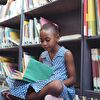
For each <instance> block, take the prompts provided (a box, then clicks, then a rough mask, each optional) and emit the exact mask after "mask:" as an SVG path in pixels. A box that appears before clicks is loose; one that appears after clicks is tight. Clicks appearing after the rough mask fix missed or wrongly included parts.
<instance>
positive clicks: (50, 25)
mask: <svg viewBox="0 0 100 100" xmlns="http://www.w3.org/2000/svg"><path fill="white" fill-rule="evenodd" d="M42 30H51V31H52V32H53V33H58V34H59V35H60V29H59V26H58V25H57V24H54V23H50V22H49V23H46V24H44V25H43V26H42V27H41V29H40V32H41V31H42Z"/></svg>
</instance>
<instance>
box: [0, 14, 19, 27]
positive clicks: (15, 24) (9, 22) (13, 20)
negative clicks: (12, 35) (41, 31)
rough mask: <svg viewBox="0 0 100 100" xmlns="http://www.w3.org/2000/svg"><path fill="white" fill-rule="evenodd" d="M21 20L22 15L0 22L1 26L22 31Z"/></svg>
mask: <svg viewBox="0 0 100 100" xmlns="http://www.w3.org/2000/svg"><path fill="white" fill-rule="evenodd" d="M20 19H21V15H17V16H14V17H11V18H9V19H6V20H3V21H0V26H3V27H11V28H16V29H20Z"/></svg>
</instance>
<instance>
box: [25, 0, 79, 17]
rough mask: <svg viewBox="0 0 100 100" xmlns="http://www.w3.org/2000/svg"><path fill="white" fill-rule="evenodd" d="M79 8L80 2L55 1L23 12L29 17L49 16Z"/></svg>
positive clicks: (73, 0)
mask: <svg viewBox="0 0 100 100" xmlns="http://www.w3.org/2000/svg"><path fill="white" fill-rule="evenodd" d="M73 2H74V3H73ZM80 6H81V1H80V0H57V1H55V2H52V3H48V4H46V5H43V6H41V7H38V8H34V9H32V10H30V11H27V12H25V14H26V15H27V16H31V17H32V16H41V15H49V14H60V13H65V12H69V11H72V10H75V9H78V8H80Z"/></svg>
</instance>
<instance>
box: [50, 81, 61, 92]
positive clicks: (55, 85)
mask: <svg viewBox="0 0 100 100" xmlns="http://www.w3.org/2000/svg"><path fill="white" fill-rule="evenodd" d="M50 86H51V88H54V89H55V90H56V91H59V92H61V91H62V90H63V83H62V81H60V80H54V81H52V82H51V85H50Z"/></svg>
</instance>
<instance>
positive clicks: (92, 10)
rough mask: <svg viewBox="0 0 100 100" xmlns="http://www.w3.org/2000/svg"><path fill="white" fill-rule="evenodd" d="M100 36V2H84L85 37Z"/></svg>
mask: <svg viewBox="0 0 100 100" xmlns="http://www.w3.org/2000/svg"><path fill="white" fill-rule="evenodd" d="M95 35H100V0H84V36H95Z"/></svg>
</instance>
